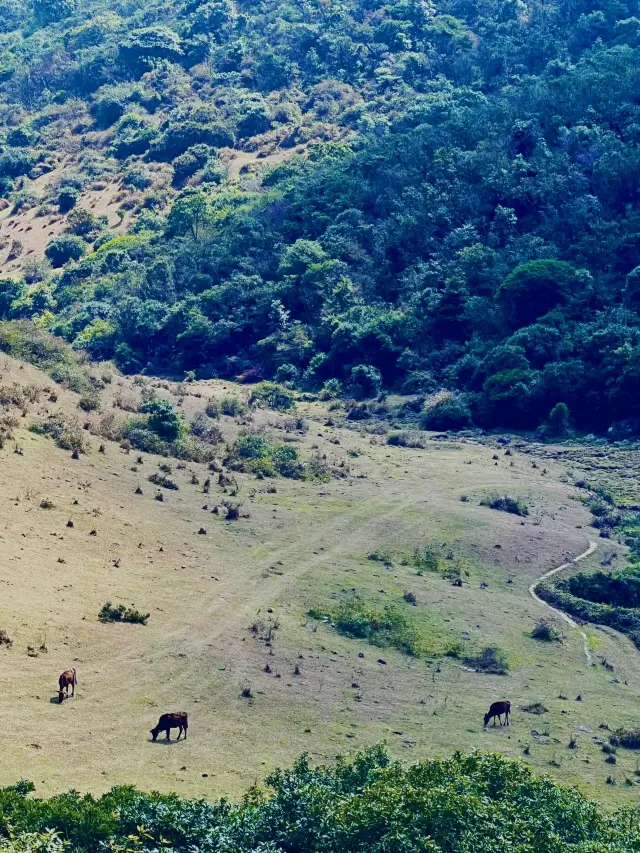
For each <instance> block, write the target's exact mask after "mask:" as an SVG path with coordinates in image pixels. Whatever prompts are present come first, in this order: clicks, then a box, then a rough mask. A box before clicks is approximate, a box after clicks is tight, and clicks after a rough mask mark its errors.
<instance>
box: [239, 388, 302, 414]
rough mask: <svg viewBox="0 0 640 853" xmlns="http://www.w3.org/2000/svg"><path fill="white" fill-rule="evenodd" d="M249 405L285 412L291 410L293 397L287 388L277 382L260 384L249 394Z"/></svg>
mask: <svg viewBox="0 0 640 853" xmlns="http://www.w3.org/2000/svg"><path fill="white" fill-rule="evenodd" d="M249 405H250V406H255V407H256V408H267V409H277V410H278V411H282V412H286V411H289V409H292V408H293V405H294V397H293V394H292V392H291V391H290V390H289V389H288V388H285V387H284V386H282V385H279V384H278V383H277V382H260V384H259V385H256V387H255V388H254V389H253V391H252V392H251V396H250V397H249Z"/></svg>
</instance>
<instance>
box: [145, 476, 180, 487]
mask: <svg viewBox="0 0 640 853" xmlns="http://www.w3.org/2000/svg"><path fill="white" fill-rule="evenodd" d="M148 480H149V482H150V483H153V484H154V485H155V486H162V488H163V489H171V490H172V491H177V490H178V484H177V483H176V481H175V480H172V479H171V477H167V475H166V474H158V473H157V472H156V473H154V474H150V475H149V477H148Z"/></svg>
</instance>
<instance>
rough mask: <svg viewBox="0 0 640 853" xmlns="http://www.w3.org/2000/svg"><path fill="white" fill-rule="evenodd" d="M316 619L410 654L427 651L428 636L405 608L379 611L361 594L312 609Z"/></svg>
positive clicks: (348, 632)
mask: <svg viewBox="0 0 640 853" xmlns="http://www.w3.org/2000/svg"><path fill="white" fill-rule="evenodd" d="M310 615H311V616H313V617H314V618H316V619H322V618H326V619H328V620H329V622H330V624H331V626H332V627H333V628H334V629H335V630H336V631H337V632H338V633H339V634H343V635H344V636H345V637H352V638H354V639H358V640H366V641H367V642H369V643H371V645H373V646H380V647H381V648H394V649H398V650H399V651H401V652H404V653H405V654H408V655H419V654H421V653H423V652H425V651H428V649H427V648H426V642H425V638H424V637H423V636H422V634H421V631H420V628H419V627H418V626H417V625H416V624H415V623H414V622H413V621H412V620H411V619H410V618H409V617H408V616H406V615H405V614H404V613H403V612H402V610H400V609H399V608H398V607H394V606H393V605H390V604H389V605H387V606H385V607H384V608H383V609H382V610H378V609H376V608H375V607H373V606H372V605H370V604H368V603H367V602H366V601H364V600H363V599H362V598H361V597H360V596H358V595H350V596H349V597H348V598H345V599H344V600H342V601H341V602H340V604H339V605H338V606H337V607H336V608H335V609H334V610H329V611H321V610H311V611H310Z"/></svg>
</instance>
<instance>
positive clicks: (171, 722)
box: [151, 711, 189, 741]
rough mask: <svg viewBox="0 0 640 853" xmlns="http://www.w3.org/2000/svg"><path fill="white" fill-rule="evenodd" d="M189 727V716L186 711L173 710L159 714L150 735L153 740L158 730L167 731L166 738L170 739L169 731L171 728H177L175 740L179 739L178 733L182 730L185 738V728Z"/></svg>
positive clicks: (158, 732)
mask: <svg viewBox="0 0 640 853" xmlns="http://www.w3.org/2000/svg"><path fill="white" fill-rule="evenodd" d="M188 728H189V717H188V715H187V712H186V711H175V712H174V713H172V714H161V716H160V719H159V720H158V724H157V726H156V727H155V728H153V729H151V737H152V738H153V740H154V741H155V739H156V738H157V737H158V735H159V734H160V732H166V733H167V740H170V739H171V737H170V732H171V729H179V731H178V737H177V738H176V740H180V735H181V734H182V733H183V732H184V737H185V740H186V739H187V729H188Z"/></svg>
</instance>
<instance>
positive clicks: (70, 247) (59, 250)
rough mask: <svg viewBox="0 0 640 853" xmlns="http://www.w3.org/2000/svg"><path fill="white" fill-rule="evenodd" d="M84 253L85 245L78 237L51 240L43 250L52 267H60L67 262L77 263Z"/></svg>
mask: <svg viewBox="0 0 640 853" xmlns="http://www.w3.org/2000/svg"><path fill="white" fill-rule="evenodd" d="M85 251H86V245H85V242H84V240H83V239H82V238H80V237H65V236H62V237H58V238H57V239H55V240H52V241H51V242H50V243H49V244H48V245H47V248H46V249H45V250H44V253H45V256H46V257H47V259H48V260H49V261H50V262H51V266H53V267H62V266H64V265H65V264H66V263H67V262H68V261H79V260H80V258H81V257H82V256H83V255H84V253H85Z"/></svg>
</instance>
